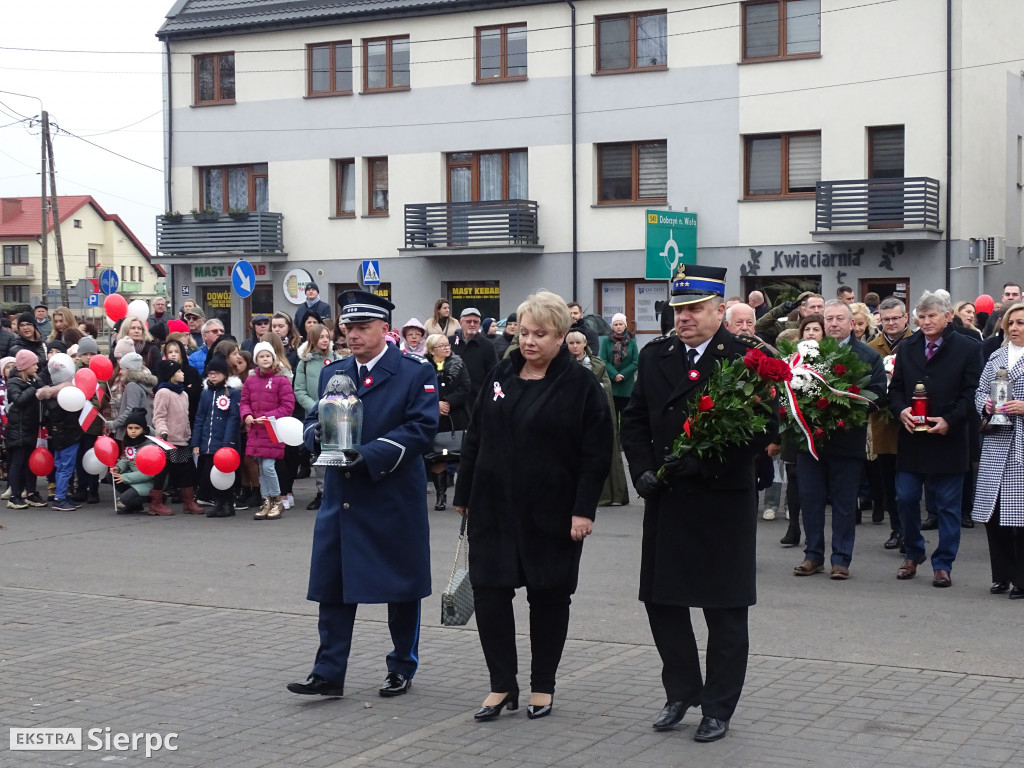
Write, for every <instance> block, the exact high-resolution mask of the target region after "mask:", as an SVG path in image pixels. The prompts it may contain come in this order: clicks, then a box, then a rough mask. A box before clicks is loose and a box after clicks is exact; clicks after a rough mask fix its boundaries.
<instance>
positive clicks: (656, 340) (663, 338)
mask: <svg viewBox="0 0 1024 768" xmlns="http://www.w3.org/2000/svg"><path fill="white" fill-rule="evenodd" d="M675 336H676V332H675V329H673V330H671V331H669V332H668V333H666V334H665V335H664V336H655V337H654V338H653V339H651V340H650V341H648V342H647V343H648V344H657V343H659V342H662V341H668V340H669V339H673V338H675Z"/></svg>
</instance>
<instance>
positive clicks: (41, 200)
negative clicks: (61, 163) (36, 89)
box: [39, 109, 50, 304]
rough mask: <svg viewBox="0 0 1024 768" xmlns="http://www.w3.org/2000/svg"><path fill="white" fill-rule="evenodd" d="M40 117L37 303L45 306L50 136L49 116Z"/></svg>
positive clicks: (43, 114) (44, 111)
mask: <svg viewBox="0 0 1024 768" xmlns="http://www.w3.org/2000/svg"><path fill="white" fill-rule="evenodd" d="M41 117H42V125H43V130H42V132H41V133H40V134H39V139H40V141H39V147H40V153H41V155H42V170H41V171H40V173H39V182H40V184H41V185H42V192H40V193H39V203H40V205H41V206H42V208H43V226H42V229H40V230H39V232H40V233H41V234H40V235H39V242H40V244H41V245H42V247H43V250H42V265H43V273H42V277H41V280H42V285H43V292H42V296H40V298H39V303H40V304H46V292H47V285H46V283H47V280H46V241H47V237H46V209H47V205H48V203H47V200H46V137H47V136H48V135H49V134H50V116H49V115H48V114H46V110H45V109H44V110H43V113H42V115H41Z"/></svg>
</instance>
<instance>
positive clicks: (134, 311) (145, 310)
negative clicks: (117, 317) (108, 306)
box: [127, 299, 149, 322]
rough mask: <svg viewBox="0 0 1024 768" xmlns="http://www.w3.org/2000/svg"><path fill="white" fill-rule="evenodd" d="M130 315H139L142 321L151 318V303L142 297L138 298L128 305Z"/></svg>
mask: <svg viewBox="0 0 1024 768" xmlns="http://www.w3.org/2000/svg"><path fill="white" fill-rule="evenodd" d="M127 316H128V317H137V318H139V319H140V320H141V321H142V322H146V321H147V320H148V319H149V304H147V303H146V302H145V301H143V300H142V299H136V300H135V301H133V302H132V303H130V304H129V305H128V315H127Z"/></svg>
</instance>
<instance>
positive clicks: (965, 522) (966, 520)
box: [960, 517, 974, 528]
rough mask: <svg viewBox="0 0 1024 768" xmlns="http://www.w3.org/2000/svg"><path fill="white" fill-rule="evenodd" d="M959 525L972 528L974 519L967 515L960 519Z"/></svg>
mask: <svg viewBox="0 0 1024 768" xmlns="http://www.w3.org/2000/svg"><path fill="white" fill-rule="evenodd" d="M960 527H961V528H973V527H974V521H973V520H971V518H969V517H965V518H963V519H962V520H961V521H960Z"/></svg>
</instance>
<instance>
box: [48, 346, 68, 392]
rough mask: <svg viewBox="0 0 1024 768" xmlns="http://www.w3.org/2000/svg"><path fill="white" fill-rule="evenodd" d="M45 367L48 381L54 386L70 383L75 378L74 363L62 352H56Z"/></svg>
mask: <svg viewBox="0 0 1024 768" xmlns="http://www.w3.org/2000/svg"><path fill="white" fill-rule="evenodd" d="M46 367H47V368H48V369H49V371H50V381H52V382H53V383H54V384H63V383H64V382H65V381H71V379H72V378H74V376H75V361H74V360H72V359H71V357H70V356H69V355H65V354H64V353H63V352H58V353H57V354H56V355H54V356H53V357H51V358H50V360H49V362H48V363H47V364H46Z"/></svg>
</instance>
